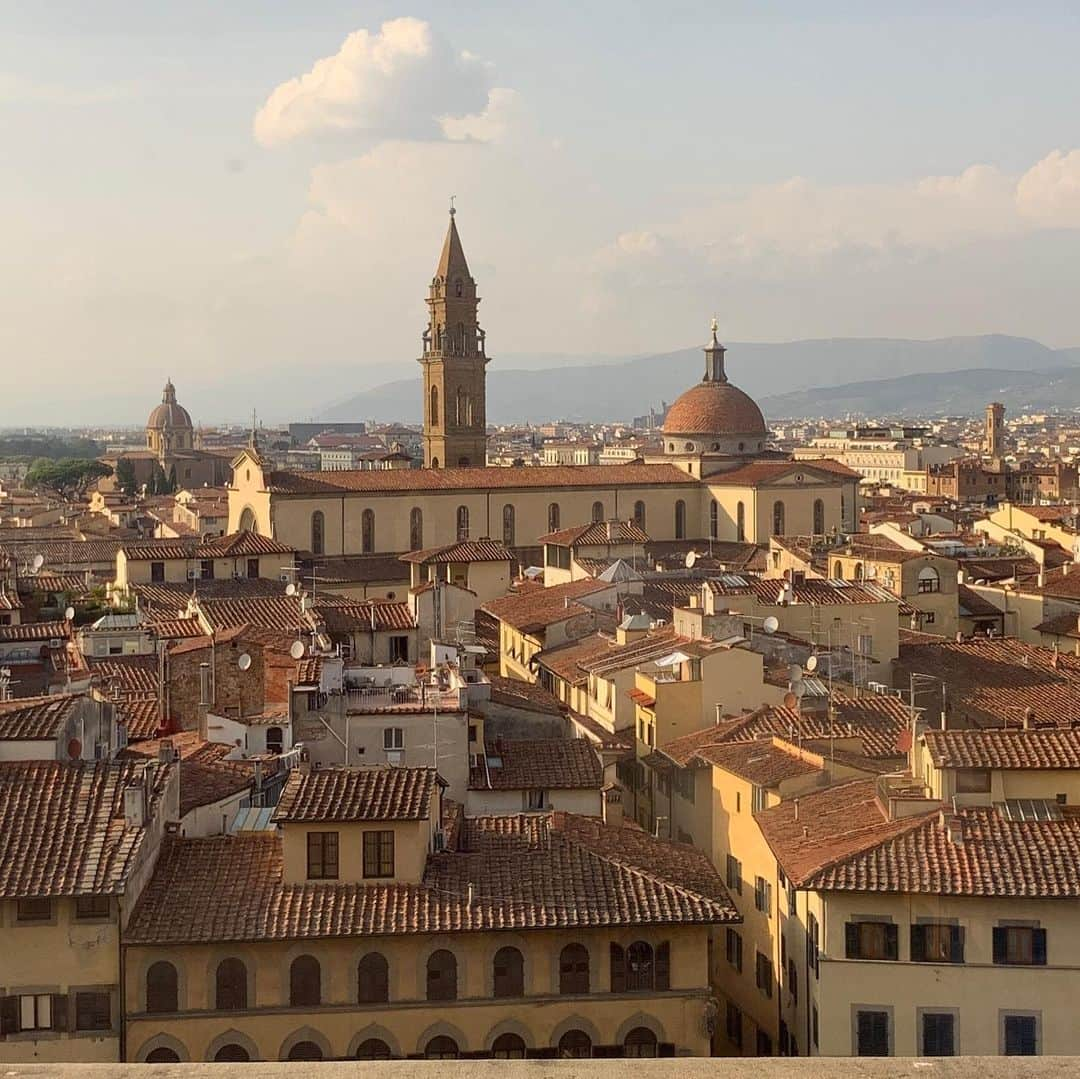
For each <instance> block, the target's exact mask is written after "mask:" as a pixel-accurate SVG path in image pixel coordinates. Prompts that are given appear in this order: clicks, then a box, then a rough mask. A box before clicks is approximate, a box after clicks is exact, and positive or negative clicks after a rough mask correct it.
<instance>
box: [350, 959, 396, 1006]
mask: <svg viewBox="0 0 1080 1079" xmlns="http://www.w3.org/2000/svg"><path fill="white" fill-rule="evenodd" d="M356 1000H357V1003H359V1004H385V1003H386V1002H387V1001H389V1000H390V967H389V964H388V963H387V962H386V958H385V957H384V956H382V955H380V954H379V953H378V952H368V954H367V955H365V956H364V958H363V959H361V960H360V962H359V963H358V964H357V966H356Z"/></svg>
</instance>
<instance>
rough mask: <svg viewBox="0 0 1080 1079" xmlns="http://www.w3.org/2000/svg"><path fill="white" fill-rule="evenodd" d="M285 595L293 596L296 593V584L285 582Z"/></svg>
mask: <svg viewBox="0 0 1080 1079" xmlns="http://www.w3.org/2000/svg"><path fill="white" fill-rule="evenodd" d="M285 595H287V596H295V595H296V585H295V584H293V583H291V582H290V583H289V584H287V585H286V586H285Z"/></svg>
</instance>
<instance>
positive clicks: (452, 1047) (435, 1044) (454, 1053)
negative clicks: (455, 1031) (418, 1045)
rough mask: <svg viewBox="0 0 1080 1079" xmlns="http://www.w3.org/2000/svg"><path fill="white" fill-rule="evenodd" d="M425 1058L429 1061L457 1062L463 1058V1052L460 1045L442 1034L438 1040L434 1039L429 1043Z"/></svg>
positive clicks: (425, 1050)
mask: <svg viewBox="0 0 1080 1079" xmlns="http://www.w3.org/2000/svg"><path fill="white" fill-rule="evenodd" d="M424 1056H425V1057H427V1059H428V1060H457V1058H458V1057H459V1056H461V1052H460V1050H459V1049H458V1044H457V1042H456V1041H454V1039H453V1038H448V1037H447V1036H446V1035H445V1034H440V1035H439V1036H438V1037H437V1038H432V1039H431V1041H429V1042H428V1043H427V1047H426V1048H425V1049H424Z"/></svg>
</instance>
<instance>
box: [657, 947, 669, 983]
mask: <svg viewBox="0 0 1080 1079" xmlns="http://www.w3.org/2000/svg"><path fill="white" fill-rule="evenodd" d="M655 985H656V988H657V989H670V988H671V945H670V944H669V943H668V942H667V941H666V940H665V941H664V943H663V944H661V945H659V946H658V947H657V949H656V981H655Z"/></svg>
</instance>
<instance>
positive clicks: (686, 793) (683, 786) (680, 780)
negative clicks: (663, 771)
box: [672, 768, 695, 803]
mask: <svg viewBox="0 0 1080 1079" xmlns="http://www.w3.org/2000/svg"><path fill="white" fill-rule="evenodd" d="M672 782H673V783H674V784H675V790H676V791H678V794H679V797H680V798H682V799H683V800H684V801H687V802H690V803H693V801H694V795H695V790H694V787H695V776H694V770H693V769H692V768H676V769H675V771H674V772H673V773H672Z"/></svg>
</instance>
